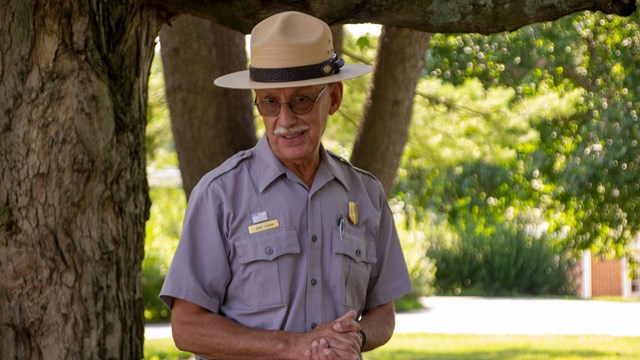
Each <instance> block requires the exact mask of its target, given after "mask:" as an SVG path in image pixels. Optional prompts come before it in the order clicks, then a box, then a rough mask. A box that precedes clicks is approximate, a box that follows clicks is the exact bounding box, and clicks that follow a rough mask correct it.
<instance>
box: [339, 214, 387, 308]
mask: <svg viewBox="0 0 640 360" xmlns="http://www.w3.org/2000/svg"><path fill="white" fill-rule="evenodd" d="M332 244H333V252H334V259H333V262H334V265H335V266H334V271H335V275H336V276H338V277H339V279H338V281H339V285H340V286H343V287H344V288H343V290H342V295H341V296H340V297H341V299H338V300H342V303H343V305H345V306H347V307H348V308H350V309H354V310H356V311H358V312H360V311H361V310H362V309H363V307H364V304H365V301H366V297H367V287H368V285H369V278H370V275H371V268H372V266H373V264H375V263H376V261H377V259H376V248H375V243H374V242H373V241H368V240H367V239H366V237H365V231H364V229H357V228H354V227H349V226H348V227H347V228H346V229H345V231H344V233H343V234H342V235H341V234H340V229H339V228H337V229H335V230H334V231H333V241H332Z"/></svg>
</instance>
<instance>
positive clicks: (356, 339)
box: [304, 310, 362, 360]
mask: <svg viewBox="0 0 640 360" xmlns="http://www.w3.org/2000/svg"><path fill="white" fill-rule="evenodd" d="M357 316H358V315H357V314H356V312H355V311H353V310H351V311H348V312H347V313H346V314H344V315H342V316H341V317H339V318H338V319H336V320H334V321H331V322H326V323H323V324H321V325H319V326H318V327H316V328H315V329H314V330H313V331H311V332H309V333H308V334H307V335H309V336H310V337H311V338H312V341H311V347H310V348H309V349H308V350H306V351H305V353H304V356H305V360H358V359H360V350H361V349H360V348H361V346H362V338H361V337H360V323H358V321H357V320H356V319H357Z"/></svg>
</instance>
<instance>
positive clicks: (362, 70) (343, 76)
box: [213, 64, 371, 89]
mask: <svg viewBox="0 0 640 360" xmlns="http://www.w3.org/2000/svg"><path fill="white" fill-rule="evenodd" d="M369 72H371V66H369V65H364V64H345V65H344V66H343V67H342V68H340V72H339V73H337V74H335V75H330V76H324V77H318V78H313V79H308V80H298V81H286V82H258V81H251V79H249V70H243V71H238V72H234V73H231V74H227V75H223V76H220V77H219V78H217V79H215V80H214V82H213V83H214V84H216V85H217V86H220V87H225V88H230V89H280V88H289V87H302V86H312V85H320V84H330V83H334V82H338V81H342V80H349V79H353V78H356V77H358V76H362V75H364V74H367V73H369Z"/></svg>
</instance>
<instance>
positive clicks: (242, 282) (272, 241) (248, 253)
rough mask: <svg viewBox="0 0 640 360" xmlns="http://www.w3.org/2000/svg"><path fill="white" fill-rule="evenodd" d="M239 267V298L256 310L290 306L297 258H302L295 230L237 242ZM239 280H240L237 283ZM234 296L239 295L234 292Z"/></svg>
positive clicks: (236, 278)
mask: <svg viewBox="0 0 640 360" xmlns="http://www.w3.org/2000/svg"><path fill="white" fill-rule="evenodd" d="M235 248H236V253H237V261H238V265H237V266H234V268H236V271H237V274H234V282H235V285H236V287H239V289H234V290H238V293H239V295H240V296H239V298H240V299H241V300H242V301H244V302H246V304H247V305H249V306H250V307H253V308H256V309H257V308H265V307H273V306H280V305H284V304H286V302H285V300H286V299H285V297H284V296H283V294H288V293H289V291H288V289H289V288H290V286H291V281H292V279H289V278H288V277H290V276H291V274H292V273H293V272H294V271H292V270H293V269H295V262H296V259H297V256H296V254H300V244H299V243H298V235H297V232H296V231H295V230H294V229H282V230H277V231H272V230H268V231H265V232H264V233H259V234H254V235H249V236H246V237H243V238H240V239H238V240H237V241H235ZM236 280H238V281H237V282H236ZM233 292H234V293H235V292H236V291H233Z"/></svg>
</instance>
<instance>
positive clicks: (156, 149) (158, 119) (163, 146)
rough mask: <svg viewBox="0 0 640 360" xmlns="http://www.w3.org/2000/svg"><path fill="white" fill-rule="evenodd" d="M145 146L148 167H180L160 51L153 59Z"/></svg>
mask: <svg viewBox="0 0 640 360" xmlns="http://www.w3.org/2000/svg"><path fill="white" fill-rule="evenodd" d="M145 146H146V148H147V166H149V167H152V168H156V169H158V168H167V167H177V166H178V154H177V153H176V149H175V144H174V142H173V134H172V132H171V118H170V117H169V107H168V105H167V97H166V93H165V89H164V75H163V66H162V57H161V56H160V54H159V49H158V50H157V51H156V56H155V57H154V58H153V62H152V64H151V73H150V74H149V99H148V103H147V130H146V133H145Z"/></svg>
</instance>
